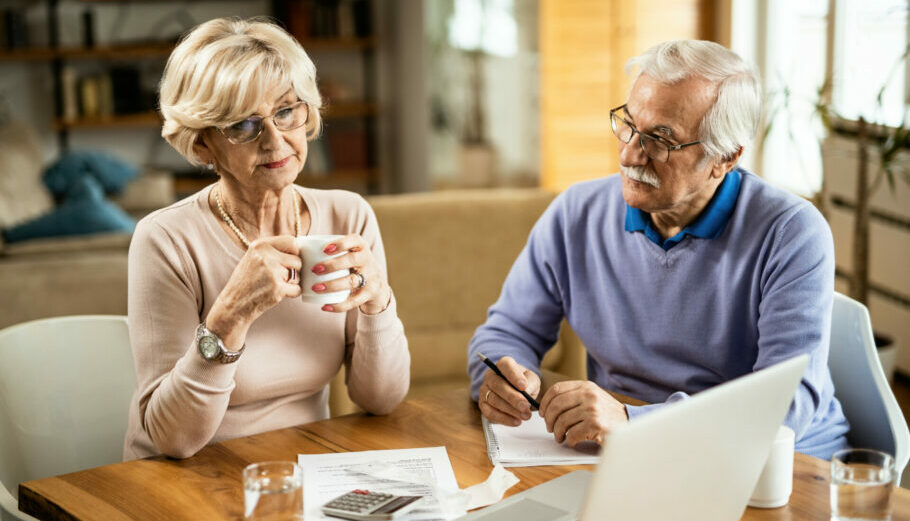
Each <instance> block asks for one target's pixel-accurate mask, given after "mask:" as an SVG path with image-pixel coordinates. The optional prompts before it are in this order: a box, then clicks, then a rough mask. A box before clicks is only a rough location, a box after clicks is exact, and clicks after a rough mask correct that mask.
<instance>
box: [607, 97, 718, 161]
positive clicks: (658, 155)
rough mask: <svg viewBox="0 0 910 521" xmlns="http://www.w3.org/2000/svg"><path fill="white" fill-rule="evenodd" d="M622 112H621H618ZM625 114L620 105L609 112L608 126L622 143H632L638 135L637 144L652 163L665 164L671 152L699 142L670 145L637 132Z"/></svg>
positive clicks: (624, 109) (665, 141) (653, 136)
mask: <svg viewBox="0 0 910 521" xmlns="http://www.w3.org/2000/svg"><path fill="white" fill-rule="evenodd" d="M620 111H622V112H620ZM625 114H626V106H625V105H620V106H618V107H616V108H615V109H612V110H610V125H611V126H612V127H613V133H614V134H616V137H617V138H618V139H619V140H620V141H622V142H623V143H629V142H631V141H632V136H634V135H635V134H636V133H637V134H638V144H639V145H641V150H642V151H643V152H644V153H645V155H646V156H648V157H650V158H651V159H653V160H654V161H660V162H661V163H666V162H667V160H668V159H670V151H671V150H680V149H683V148H686V147H690V146H692V145H698V144H699V143H701V141H693V142H691V143H685V144H682V145H671V144H670V143H668V142H667V140H665V139H664V138H662V137H660V136H655V135H654V134H648V133H645V132H641V131H639V130H638V129H637V128H635V125H633V124H632V123H629V121H628V120H627V119H626V118H624V117H623V115H625Z"/></svg>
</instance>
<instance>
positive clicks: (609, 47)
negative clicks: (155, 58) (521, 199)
mask: <svg viewBox="0 0 910 521" xmlns="http://www.w3.org/2000/svg"><path fill="white" fill-rule="evenodd" d="M716 1H718V0H622V1H620V0H541V2H540V55H541V125H540V127H541V155H542V157H541V185H542V186H543V187H544V188H547V189H552V190H563V189H565V188H566V187H568V186H569V185H571V184H573V183H576V182H578V181H583V180H586V179H593V178H597V177H603V176H605V175H608V174H611V173H614V172H616V171H617V170H618V169H619V162H618V152H617V145H616V139H615V138H614V137H613V133H612V131H611V130H610V114H609V113H610V109H611V108H612V107H614V106H617V105H621V104H622V103H623V102H624V101H625V99H626V96H627V94H628V90H629V87H630V81H629V77H628V76H626V74H625V73H624V72H623V67H624V66H625V63H626V61H627V60H628V59H629V58H631V57H632V56H635V55H637V54H640V53H641V52H642V51H644V50H645V49H647V48H648V47H650V46H651V45H654V44H655V43H658V42H661V41H664V40H670V39H674V38H711V37H712V36H713V27H714V25H715V21H714V17H713V12H714V3H715V2H716ZM707 33H711V34H707Z"/></svg>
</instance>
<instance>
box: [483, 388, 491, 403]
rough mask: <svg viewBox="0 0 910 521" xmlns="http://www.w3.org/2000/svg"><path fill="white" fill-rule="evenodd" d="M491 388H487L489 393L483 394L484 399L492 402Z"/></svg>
mask: <svg viewBox="0 0 910 521" xmlns="http://www.w3.org/2000/svg"><path fill="white" fill-rule="evenodd" d="M490 392H491V391H490V390H489V389H487V394H485V395H483V401H485V402H487V403H490Z"/></svg>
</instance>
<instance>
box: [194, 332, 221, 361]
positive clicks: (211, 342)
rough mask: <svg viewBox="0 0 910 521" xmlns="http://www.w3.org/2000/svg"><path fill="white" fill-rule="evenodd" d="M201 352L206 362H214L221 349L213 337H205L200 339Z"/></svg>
mask: <svg viewBox="0 0 910 521" xmlns="http://www.w3.org/2000/svg"><path fill="white" fill-rule="evenodd" d="M199 352H200V353H202V356H203V357H204V358H205V359H206V360H214V359H215V358H216V357H217V356H218V353H220V352H221V349H220V348H219V347H218V341H217V340H215V338H213V337H211V336H204V337H202V338H200V339H199Z"/></svg>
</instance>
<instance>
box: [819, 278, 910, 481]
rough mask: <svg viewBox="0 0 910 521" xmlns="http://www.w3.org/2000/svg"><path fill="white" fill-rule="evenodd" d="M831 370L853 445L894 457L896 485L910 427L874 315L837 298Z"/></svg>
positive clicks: (909, 449) (908, 450)
mask: <svg viewBox="0 0 910 521" xmlns="http://www.w3.org/2000/svg"><path fill="white" fill-rule="evenodd" d="M828 368H829V369H830V371H831V379H832V380H833V381H834V395H835V396H836V397H837V399H838V400H839V401H840V403H841V406H842V407H843V409H844V415H845V416H846V417H847V420H848V421H849V422H850V432H849V434H848V435H847V438H848V441H849V442H850V444H851V445H852V446H854V447H862V448H869V449H877V450H881V451H884V452H887V453H889V454H892V455H893V456H894V464H895V468H896V470H897V482H898V483H900V475H901V473H902V472H903V470H904V467H906V465H907V460H908V459H910V431H908V429H907V421H906V420H905V419H904V415H903V413H902V412H901V409H900V407H899V406H898V404H897V399H895V397H894V393H893V392H891V388H890V387H889V386H888V379H887V378H886V377H885V372H884V371H883V370H882V365H881V362H880V361H879V358H878V353H877V352H876V349H875V340H873V336H872V322H871V320H870V319H869V310H868V309H866V306H864V305H863V304H861V303H859V302H857V301H855V300H853V299H851V298H849V297H846V296H844V295H841V294H840V293H835V294H834V307H833V309H832V312H831V349H830V351H829V353H828Z"/></svg>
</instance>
